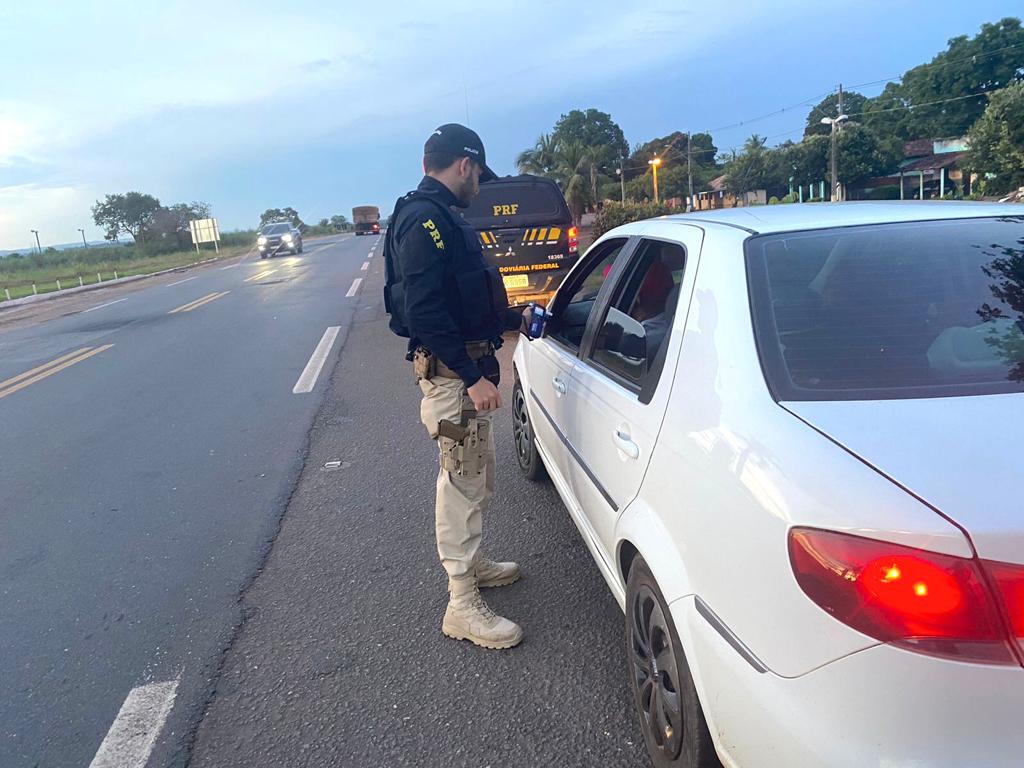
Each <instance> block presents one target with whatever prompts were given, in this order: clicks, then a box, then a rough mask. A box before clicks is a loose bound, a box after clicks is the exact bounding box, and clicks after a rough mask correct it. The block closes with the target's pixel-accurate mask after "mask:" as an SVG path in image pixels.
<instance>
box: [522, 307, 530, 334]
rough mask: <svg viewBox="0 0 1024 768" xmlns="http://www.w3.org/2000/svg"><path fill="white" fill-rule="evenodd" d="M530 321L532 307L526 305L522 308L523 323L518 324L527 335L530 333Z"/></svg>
mask: <svg viewBox="0 0 1024 768" xmlns="http://www.w3.org/2000/svg"><path fill="white" fill-rule="evenodd" d="M532 322H533V308H532V307H527V308H526V309H524V310H523V324H522V326H520V328H519V330H520V331H522V332H523V333H524V334H526V335H527V336H529V335H530V323H532Z"/></svg>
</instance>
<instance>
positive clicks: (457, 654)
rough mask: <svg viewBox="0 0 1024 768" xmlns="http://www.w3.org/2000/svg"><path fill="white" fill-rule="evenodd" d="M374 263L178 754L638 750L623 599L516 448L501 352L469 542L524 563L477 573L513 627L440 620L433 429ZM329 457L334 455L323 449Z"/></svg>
mask: <svg viewBox="0 0 1024 768" xmlns="http://www.w3.org/2000/svg"><path fill="white" fill-rule="evenodd" d="M382 267H383V265H382V263H381V261H380V260H379V259H378V260H377V261H375V262H374V263H373V264H372V266H371V274H370V278H369V279H370V284H369V290H368V291H367V292H366V294H365V295H364V296H365V298H364V300H363V306H362V307H361V309H360V311H359V314H357V316H356V321H355V325H354V326H353V329H352V331H351V333H350V335H349V338H348V341H347V343H346V346H345V350H344V353H343V354H342V356H341V359H340V361H339V364H338V367H337V368H336V370H335V371H334V374H333V376H332V378H331V381H330V386H329V390H328V392H327V396H326V399H325V400H324V404H323V407H322V409H321V411H320V413H319V414H318V416H317V419H316V422H315V424H314V428H313V431H312V436H311V440H310V452H309V457H308V461H307V462H306V466H305V469H304V471H303V473H302V476H301V479H300V481H299V485H298V488H297V489H296V493H295V495H294V496H293V497H292V500H291V503H290V505H289V507H288V510H287V513H286V515H285V518H284V520H283V524H282V528H281V531H280V534H279V535H278V537H277V539H276V541H275V544H274V547H273V550H272V551H271V553H270V556H269V558H268V560H267V563H266V565H265V567H264V568H263V570H262V572H261V574H260V575H259V576H258V577H257V578H256V579H255V581H254V582H253V584H252V585H251V587H250V588H249V589H248V590H246V592H245V594H244V596H243V599H242V605H243V609H244V612H245V617H246V619H245V622H244V624H243V625H242V627H241V629H240V631H239V633H238V636H237V638H236V639H235V641H234V643H233V645H232V648H231V650H230V652H229V653H228V654H227V656H226V658H225V662H224V667H223V670H222V674H221V676H220V678H219V680H218V682H217V687H216V692H215V695H214V697H213V699H212V701H211V703H210V707H209V709H208V711H207V713H206V715H205V717H204V720H203V723H202V726H201V727H200V729H199V733H198V735H197V738H196V741H195V748H194V752H193V755H192V761H191V765H192V766H193V768H214V767H215V766H216V767H217V768H225V767H228V766H238V767H239V768H241V767H242V766H245V767H246V768H257V767H262V766H266V767H267V768H269V767H270V766H285V765H287V766H403V765H408V766H444V767H445V768H448V767H449V766H479V767H481V768H482V767H483V766H495V768H497V766H502V767H503V768H504V767H512V766H524V767H526V766H529V767H531V768H536V766H645V765H649V763H648V761H647V758H646V754H645V752H644V748H643V741H642V737H641V735H640V732H639V727H638V725H637V723H636V720H635V717H634V714H633V712H632V708H631V703H630V701H629V698H628V689H627V679H626V672H625V664H624V657H625V637H624V621H623V617H622V613H621V611H620V610H619V608H618V605H617V604H616V603H615V600H614V598H613V597H612V596H611V594H610V592H609V591H608V589H607V587H606V585H605V583H604V581H603V580H602V578H601V576H600V574H599V572H598V570H597V567H596V566H595V565H594V563H593V561H592V560H591V558H590V555H589V553H588V552H587V550H586V548H585V546H584V545H583V542H582V540H581V539H580V537H579V534H578V533H577V531H576V529H575V527H574V525H573V523H572V521H571V519H570V518H569V516H568V513H567V512H566V511H565V509H564V507H563V506H562V504H561V502H560V500H559V499H558V497H557V494H556V493H555V491H554V489H553V488H552V486H550V485H549V484H543V485H535V484H532V483H528V482H527V481H525V480H524V479H523V478H522V476H521V475H520V474H519V471H518V468H517V466H516V464H515V454H514V448H513V444H512V428H511V415H510V409H509V408H508V407H507V403H508V402H509V401H510V395H511V383H512V377H511V373H510V367H509V358H510V356H511V351H512V348H513V345H514V344H515V341H516V337H515V335H511V336H510V338H509V344H507V345H506V347H505V348H504V349H503V350H502V354H501V357H502V358H503V366H504V369H505V374H504V378H503V382H502V388H503V391H504V396H505V402H506V407H505V408H504V409H503V411H501V412H499V414H498V415H497V416H496V420H495V429H496V438H497V448H498V466H499V470H498V489H497V493H496V495H495V498H494V502H493V507H492V513H491V514H490V515H489V517H487V518H485V520H484V548H485V551H487V552H488V553H489V554H490V555H491V556H493V557H495V558H498V559H506V558H513V559H516V560H518V561H519V562H520V564H521V565H522V567H523V571H524V576H523V578H522V580H521V581H519V582H518V583H517V584H515V585H513V586H511V587H505V588H502V589H497V590H487V591H486V595H487V599H488V600H489V601H490V602H491V604H492V606H493V607H494V608H495V609H496V610H498V611H500V612H502V613H503V614H505V615H507V616H509V617H510V618H513V619H515V620H516V621H518V622H520V623H521V624H522V625H523V626H524V629H525V632H526V639H525V640H524V641H523V643H522V645H520V646H519V647H517V648H514V649H512V650H509V651H485V650H482V649H479V648H477V647H475V646H473V645H470V644H468V643H465V642H455V641H452V640H449V639H447V638H445V637H444V636H443V635H442V634H441V631H440V624H441V617H442V615H443V613H444V608H445V604H446V599H447V595H446V592H445V587H446V579H445V575H444V572H443V570H442V568H441V566H440V563H439V562H438V558H437V553H436V549H435V545H434V538H433V503H434V502H433V492H434V481H435V477H436V474H437V464H436V460H437V459H436V456H437V453H436V451H437V449H436V447H435V445H434V444H433V443H432V442H430V441H429V440H428V439H427V437H426V432H425V430H424V429H423V427H422V426H421V425H420V423H419V418H418V409H419V390H418V388H417V387H416V386H415V384H414V383H413V381H412V378H411V375H412V374H411V370H410V366H409V364H408V363H406V362H404V360H403V352H404V348H403V345H402V342H401V340H399V339H396V338H395V337H394V336H392V335H391V334H390V333H389V332H388V330H387V326H386V322H385V318H384V317H383V315H382V309H381V307H380V302H379V300H378V298H377V297H378V296H379V291H380V285H381V282H382V275H381V271H382ZM330 462H341V464H340V466H339V467H338V468H334V467H332V466H328V464H329V463H330Z"/></svg>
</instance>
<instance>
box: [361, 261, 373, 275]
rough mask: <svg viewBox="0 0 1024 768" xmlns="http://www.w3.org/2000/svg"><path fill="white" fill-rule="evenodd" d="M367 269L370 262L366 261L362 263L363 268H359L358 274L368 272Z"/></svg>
mask: <svg viewBox="0 0 1024 768" xmlns="http://www.w3.org/2000/svg"><path fill="white" fill-rule="evenodd" d="M369 268H370V262H368V261H364V262H363V266H361V267H360V268H359V271H360V272H365V271H366V270H368V269H369Z"/></svg>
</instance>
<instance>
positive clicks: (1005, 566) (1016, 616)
mask: <svg viewBox="0 0 1024 768" xmlns="http://www.w3.org/2000/svg"><path fill="white" fill-rule="evenodd" d="M984 563H985V568H986V570H988V572H989V573H990V574H992V578H993V579H994V580H995V582H996V586H997V587H998V588H999V594H1000V597H1001V598H1002V601H1003V607H1004V608H1005V609H1006V616H1007V618H1008V619H1009V621H1010V629H1011V630H1012V631H1013V635H1014V639H1015V640H1016V641H1017V643H1018V645H1019V646H1020V648H1021V651H1024V566H1020V565H1011V564H1010V563H996V562H992V561H990V560H986V561H984Z"/></svg>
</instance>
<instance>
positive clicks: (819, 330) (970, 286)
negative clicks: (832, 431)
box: [746, 216, 1024, 400]
mask: <svg viewBox="0 0 1024 768" xmlns="http://www.w3.org/2000/svg"><path fill="white" fill-rule="evenodd" d="M746 249H747V251H746V258H747V277H748V283H749V286H750V292H751V307H752V310H753V320H754V330H755V335H756V338H757V343H758V350H759V352H760V355H761V360H762V364H763V367H764V371H765V375H766V377H767V380H768V384H769V387H770V388H771V390H772V392H773V394H774V395H775V397H776V399H779V400H873V399H893V398H915V397H942V396H958V395H972V394H990V393H998V392H1015V391H1024V217H1016V216H1014V217H1005V218H987V219H958V220H949V221H932V222H915V223H910V224H885V225H871V226H861V227H847V228H843V229H835V230H822V231H813V232H798V233H787V234H778V235H766V236H761V237H754V238H751V239H750V240H748V241H747V246H746Z"/></svg>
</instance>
